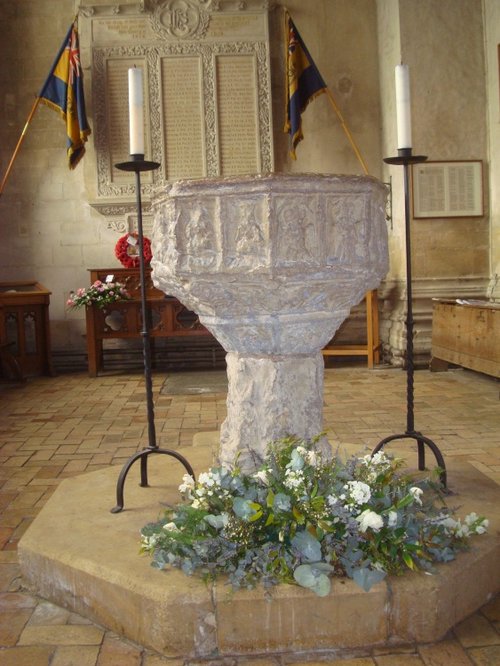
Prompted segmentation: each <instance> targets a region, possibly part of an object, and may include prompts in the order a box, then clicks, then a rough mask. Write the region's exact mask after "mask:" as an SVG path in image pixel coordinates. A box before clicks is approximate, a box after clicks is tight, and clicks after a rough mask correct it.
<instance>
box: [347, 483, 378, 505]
mask: <svg viewBox="0 0 500 666" xmlns="http://www.w3.org/2000/svg"><path fill="white" fill-rule="evenodd" d="M344 488H345V489H346V490H348V491H349V495H350V497H351V500H352V501H353V502H354V504H366V502H368V500H369V499H370V497H371V496H372V493H371V490H370V486H369V485H368V484H367V483H363V482H362V481H349V482H348V483H347V484H346V485H345V486H344Z"/></svg>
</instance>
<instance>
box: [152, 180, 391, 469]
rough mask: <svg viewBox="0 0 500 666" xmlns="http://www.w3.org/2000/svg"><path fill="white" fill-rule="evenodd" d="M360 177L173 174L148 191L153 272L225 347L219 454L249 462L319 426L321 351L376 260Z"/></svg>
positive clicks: (384, 258)
mask: <svg viewBox="0 0 500 666" xmlns="http://www.w3.org/2000/svg"><path fill="white" fill-rule="evenodd" d="M385 194H386V190H385V187H384V185H383V184H382V183H380V182H379V181H378V180H376V179H374V178H371V177H358V176H327V175H276V174H274V175H268V176H245V177H238V178H229V179H210V180H197V181H180V182H178V183H175V184H173V185H170V186H167V187H166V188H164V189H163V190H162V191H160V192H158V193H157V195H156V197H155V202H154V210H155V222H154V230H153V261H152V267H153V280H154V283H155V285H156V286H157V287H158V288H160V289H162V290H163V291H164V292H165V293H168V294H172V295H174V296H176V297H177V298H178V299H179V300H180V301H181V302H182V303H184V304H185V305H186V306H187V307H188V308H189V309H191V310H194V311H195V312H196V313H197V314H198V315H199V318H200V321H201V322H202V323H203V324H204V325H205V326H206V327H207V328H208V329H209V330H210V331H211V333H212V334H213V335H214V336H215V337H216V338H217V339H218V340H219V342H220V343H221V344H222V346H223V347H224V348H225V349H226V351H227V352H228V380H229V388H228V417H227V420H226V421H225V423H224V425H223V428H222V430H221V452H220V453H221V456H220V457H221V460H222V462H224V463H226V464H231V463H232V462H233V461H234V457H235V455H236V454H237V453H239V454H240V458H239V463H240V464H241V465H242V466H243V467H244V468H245V467H246V468H251V467H253V466H254V465H255V462H256V461H257V460H259V459H260V458H261V457H262V455H263V454H264V452H265V449H266V446H267V445H268V443H269V442H270V441H271V440H275V439H278V438H280V437H282V436H284V435H285V434H289V433H293V434H296V435H299V436H303V437H313V436H315V435H317V434H318V433H319V432H320V431H321V430H322V416H321V414H322V398H323V390H322V389H323V376H322V372H323V361H322V358H321V354H320V352H321V349H322V348H323V347H324V346H325V345H326V344H327V343H328V342H329V341H330V340H331V338H332V337H333V335H334V333H335V331H336V330H337V328H338V327H339V326H340V324H341V323H342V322H343V321H344V319H345V318H346V317H347V316H348V314H349V311H350V308H351V307H352V306H353V305H355V304H357V303H358V302H359V301H360V300H361V299H362V298H363V296H364V294H365V293H366V291H368V290H369V289H374V288H376V287H377V286H378V284H379V283H380V280H381V279H382V278H383V277H384V276H385V274H386V272H387V268H388V253H387V231H386V224H385Z"/></svg>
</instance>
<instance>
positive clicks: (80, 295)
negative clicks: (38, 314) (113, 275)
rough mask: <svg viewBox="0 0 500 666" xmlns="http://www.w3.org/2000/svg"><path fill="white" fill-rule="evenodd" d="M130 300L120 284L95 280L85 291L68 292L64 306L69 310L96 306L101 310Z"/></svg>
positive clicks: (123, 286) (81, 289)
mask: <svg viewBox="0 0 500 666" xmlns="http://www.w3.org/2000/svg"><path fill="white" fill-rule="evenodd" d="M130 298H132V297H131V296H130V294H129V293H128V291H127V290H126V289H125V285H124V284H121V283H120V282H101V281H100V280H96V281H95V282H94V284H92V285H91V286H90V287H87V288H86V289H83V288H80V289H77V290H76V292H75V291H72V292H70V296H69V298H68V300H67V301H66V305H67V306H68V307H70V308H81V307H83V306H84V305H96V306H97V307H98V308H103V307H105V306H106V305H109V304H110V303H116V302H117V301H126V300H129V299H130Z"/></svg>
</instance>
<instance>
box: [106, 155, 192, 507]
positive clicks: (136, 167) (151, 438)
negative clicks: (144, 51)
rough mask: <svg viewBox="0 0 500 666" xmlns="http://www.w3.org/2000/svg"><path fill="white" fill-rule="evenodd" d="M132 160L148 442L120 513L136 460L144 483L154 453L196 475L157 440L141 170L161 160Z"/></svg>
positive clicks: (119, 491) (128, 167) (126, 166)
mask: <svg viewBox="0 0 500 666" xmlns="http://www.w3.org/2000/svg"><path fill="white" fill-rule="evenodd" d="M130 157H131V158H132V159H131V161H130V162H121V163H120V164H115V166H116V168H117V169H121V170H122V171H133V172H134V173H135V191H136V200H137V231H138V236H139V238H138V240H139V275H140V281H141V310H142V330H141V337H142V345H143V356H144V379H145V383H146V402H147V413H148V446H147V447H145V448H144V449H142V451H139V452H138V453H135V454H134V455H133V456H132V457H131V458H129V460H128V461H127V462H126V463H125V465H124V466H123V468H122V471H121V472H120V476H119V477H118V483H117V485H116V506H115V507H114V508H113V509H111V513H119V512H120V511H121V510H122V509H123V487H124V485H125V479H126V478H127V474H128V473H129V470H130V468H131V467H132V465H133V464H134V463H135V461H136V460H140V461H141V483H140V485H141V486H147V485H148V456H150V455H151V454H153V453H162V454H164V455H167V456H172V457H173V458H176V459H177V460H178V461H179V462H181V463H182V464H183V465H184V467H185V469H186V471H187V473H188V474H191V476H192V477H193V478H194V472H193V468H192V467H191V465H190V464H189V462H188V461H187V460H186V458H184V456H182V455H181V454H180V453H178V452H177V451H172V450H171V449H160V448H159V447H158V444H157V443H156V429H155V417H154V402H153V382H152V379H151V341H150V332H149V323H150V317H149V312H148V304H147V300H146V270H145V266H144V253H143V238H144V236H143V231H142V201H141V172H142V171H153V170H154V169H158V167H159V166H160V165H159V164H158V162H148V161H146V160H145V159H144V155H131V156H130Z"/></svg>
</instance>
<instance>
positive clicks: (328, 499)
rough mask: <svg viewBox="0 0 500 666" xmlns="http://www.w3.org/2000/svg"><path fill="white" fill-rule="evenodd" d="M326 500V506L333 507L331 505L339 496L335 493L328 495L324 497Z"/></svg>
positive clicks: (335, 502)
mask: <svg viewBox="0 0 500 666" xmlns="http://www.w3.org/2000/svg"><path fill="white" fill-rule="evenodd" d="M326 501H327V503H328V506H329V507H331V508H332V509H333V507H334V506H335V505H336V504H337V502H338V501H339V498H338V497H337V496H336V495H328V496H327V498H326Z"/></svg>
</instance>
